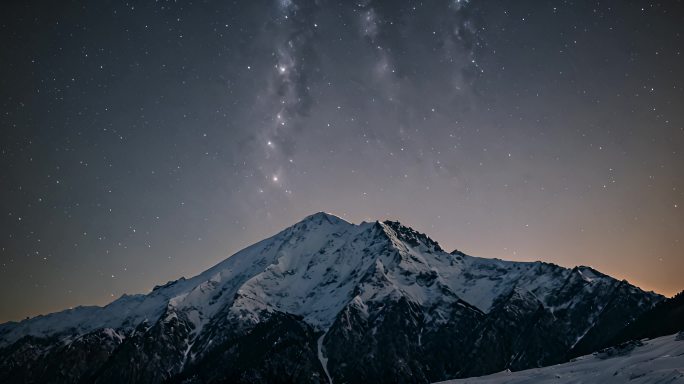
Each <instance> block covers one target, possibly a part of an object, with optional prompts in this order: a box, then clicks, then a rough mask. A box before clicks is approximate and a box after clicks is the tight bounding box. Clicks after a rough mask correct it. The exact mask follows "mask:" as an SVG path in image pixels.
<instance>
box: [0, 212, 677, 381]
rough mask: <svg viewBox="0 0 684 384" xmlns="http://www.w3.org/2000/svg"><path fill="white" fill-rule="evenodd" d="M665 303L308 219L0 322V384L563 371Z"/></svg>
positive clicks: (552, 271) (421, 240) (410, 234)
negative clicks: (198, 267)
mask: <svg viewBox="0 0 684 384" xmlns="http://www.w3.org/2000/svg"><path fill="white" fill-rule="evenodd" d="M662 299H663V297H662V296H660V295H657V294H655V293H652V292H644V291H642V290H640V289H639V288H637V287H634V286H632V285H630V284H628V283H627V282H626V281H618V280H616V279H614V278H612V277H610V276H606V275H604V274H602V273H600V272H598V271H596V270H594V269H592V268H589V267H575V268H573V269H567V268H563V267H559V266H557V265H553V264H548V263H543V262H511V261H503V260H498V259H484V258H477V257H472V256H468V255H465V254H463V253H460V252H457V251H454V252H452V253H447V252H445V251H444V250H442V248H440V246H439V245H438V244H437V243H436V242H435V241H433V240H431V239H430V238H429V237H427V236H426V235H424V234H421V233H418V232H416V231H414V230H413V229H411V228H409V227H406V226H403V225H401V224H400V223H398V222H391V221H385V222H371V223H366V222H364V223H361V224H359V225H355V224H351V223H348V222H346V221H344V220H342V219H340V218H338V217H336V216H333V215H330V214H326V213H317V214H314V215H311V216H309V217H307V218H305V219H304V220H302V221H301V222H299V223H297V224H295V225H293V226H292V227H289V228H287V229H285V230H283V231H282V232H280V233H278V234H277V235H275V236H273V237H271V238H269V239H266V240H263V241H261V242H258V243H256V244H254V245H252V246H250V247H248V248H246V249H244V250H242V251H240V252H238V253H236V254H235V255H233V256H231V257H229V258H227V259H226V260H224V261H223V262H221V263H219V264H218V265H216V266H214V267H213V268H211V269H209V270H207V271H205V272H204V273H202V274H200V275H198V276H195V277H193V278H190V279H184V278H181V279H179V280H176V281H173V282H169V283H167V284H165V285H163V286H158V287H156V288H155V289H154V290H153V291H152V292H151V293H149V294H147V295H133V296H123V297H121V298H120V299H118V300H116V301H114V302H112V303H111V304H109V305H107V306H105V307H79V308H75V309H72V310H67V311H63V312H59V313H54V314H50V315H47V316H39V317H36V318H32V319H28V320H24V321H22V322H20V323H6V324H3V325H0V382H77V381H87V382H101V383H107V382H122V381H123V382H154V383H159V382H188V383H195V382H197V383H199V382H254V381H265V382H295V381H296V382H316V383H318V382H370V381H374V382H431V381H437V380H445V379H450V378H457V377H466V376H474V375H481V374H486V373H492V372H497V371H500V370H503V369H513V370H518V369H525V368H530V367H538V366H543V365H548V364H554V363H559V362H562V361H565V360H566V359H567V357H568V356H569V355H570V354H571V353H572V351H573V349H574V348H578V347H580V346H581V348H583V349H587V348H588V349H591V348H592V346H594V345H596V346H597V345H600V344H601V343H603V342H605V341H606V340H610V339H611V338H612V337H614V336H615V335H616V333H617V332H619V331H620V330H621V329H623V328H624V327H625V326H626V325H628V324H629V323H630V322H631V321H633V319H635V318H636V317H637V316H639V315H641V314H642V313H644V312H645V311H647V310H649V309H650V308H651V307H652V306H653V305H655V304H656V303H657V302H659V301H660V300H662Z"/></svg>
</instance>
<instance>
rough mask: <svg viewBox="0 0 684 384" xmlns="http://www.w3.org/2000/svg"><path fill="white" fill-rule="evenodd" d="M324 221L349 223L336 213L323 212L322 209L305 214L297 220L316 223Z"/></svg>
mask: <svg viewBox="0 0 684 384" xmlns="http://www.w3.org/2000/svg"><path fill="white" fill-rule="evenodd" d="M325 222H327V223H329V224H340V223H344V224H351V223H349V222H348V221H347V220H345V219H343V218H341V217H339V216H337V215H334V214H332V213H328V212H324V211H320V212H316V213H314V214H311V215H309V216H306V217H305V218H303V219H302V220H300V221H299V223H317V224H322V223H325ZM299 223H298V224H299Z"/></svg>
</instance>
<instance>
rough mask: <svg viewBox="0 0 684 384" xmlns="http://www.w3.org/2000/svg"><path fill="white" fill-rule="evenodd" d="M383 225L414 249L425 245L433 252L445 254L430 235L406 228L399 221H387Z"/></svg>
mask: <svg viewBox="0 0 684 384" xmlns="http://www.w3.org/2000/svg"><path fill="white" fill-rule="evenodd" d="M382 223H383V224H385V225H386V226H388V227H389V228H391V229H392V231H393V232H394V233H395V234H396V236H397V238H398V239H400V240H402V241H404V242H406V243H407V244H409V245H411V246H413V247H417V246H419V245H420V244H423V245H424V246H425V247H427V248H428V249H430V250H432V251H437V252H444V250H443V249H442V247H440V246H439V243H438V242H436V241H435V240H432V239H431V238H430V237H429V236H428V235H426V234H424V233H422V232H418V231H416V230H415V229H413V228H411V227H408V226H405V225H403V224H401V223H400V222H398V221H392V220H385V221H383V222H382Z"/></svg>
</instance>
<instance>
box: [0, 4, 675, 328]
mask: <svg viewBox="0 0 684 384" xmlns="http://www.w3.org/2000/svg"><path fill="white" fill-rule="evenodd" d="M3 8H4V9H3V12H1V13H2V16H0V18H1V19H0V28H1V37H0V41H1V44H2V48H1V49H0V55H1V58H0V100H1V104H0V169H1V170H2V172H1V173H0V236H1V237H0V239H1V240H0V302H2V303H3V304H2V306H1V307H0V321H4V320H12V319H20V318H23V317H25V316H33V315H36V314H40V313H47V312H51V311H55V310H59V309H64V308H67V307H71V306H76V305H82V304H99V305H102V304H105V303H107V302H109V301H111V300H112V299H113V298H116V297H118V296H120V295H121V294H123V293H138V292H147V291H148V290H149V289H151V288H152V287H153V286H154V285H155V284H160V283H163V282H165V281H167V280H171V279H176V278H178V277H180V276H183V275H184V276H190V275H194V274H196V273H199V272H201V271H203V270H204V269H206V268H207V267H209V266H211V265H213V264H215V263H217V262H219V261H220V260H223V259H224V258H225V257H227V256H229V255H231V254H232V253H233V252H235V251H237V250H239V249H241V248H242V247H244V246H247V245H249V244H251V243H253V242H255V241H258V240H260V239H263V238H265V237H267V236H270V235H272V234H274V233H275V232H277V231H278V230H280V229H282V228H284V227H286V226H288V225H291V224H293V223H294V222H296V221H297V220H299V219H301V218H303V217H304V216H306V215H308V214H310V213H313V212H316V211H328V212H332V213H335V214H337V215H339V216H341V217H343V218H345V219H347V220H349V221H353V222H360V221H362V220H376V219H396V220H399V221H401V222H402V223H404V224H406V225H409V226H412V227H414V228H415V229H417V230H420V231H422V232H426V233H427V234H429V235H430V236H431V237H432V238H434V239H435V240H436V241H438V242H439V243H440V244H441V245H442V246H443V248H445V249H449V250H451V249H454V248H458V249H459V250H462V251H464V252H466V253H469V254H472V255H475V256H482V257H498V258H505V259H512V260H544V261H549V262H554V263H557V264H560V265H563V266H574V265H591V266H593V267H595V268H597V269H599V270H601V271H603V272H605V273H609V274H611V275H614V276H616V277H618V278H624V279H628V280H629V281H630V282H632V283H634V284H637V285H639V286H641V287H643V288H645V289H652V290H656V291H658V292H660V293H665V294H673V293H675V292H677V291H679V290H681V289H682V288H684V286H683V285H682V283H681V272H680V271H682V270H684V253H683V252H682V241H684V211H683V210H682V204H684V159H682V149H683V148H684V109H683V107H684V84H682V83H683V81H684V59H683V57H682V53H681V48H682V46H683V44H682V32H684V9H683V7H682V3H681V1H671V2H663V3H647V2H633V1H615V2H600V3H594V2H566V1H549V2H541V3H540V2H533V1H516V2H507V1H479V2H478V1H475V0H473V1H470V2H468V1H430V2H418V1H403V0H402V1H390V0H387V1H372V0H360V1H357V2H351V1H342V2H334V1H326V0H319V1H294V0H292V1H288V0H279V1H238V2H232V3H230V2H224V1H203V2H186V1H157V2H145V3H141V4H139V3H137V2H132V3H126V2H119V1H108V2H103V3H98V4H94V3H93V4H89V3H88V4H78V3H69V4H57V2H49V1H44V2H38V1H37V2H31V3H24V2H21V3H20V2H16V3H14V4H6V5H5V6H4V7H3Z"/></svg>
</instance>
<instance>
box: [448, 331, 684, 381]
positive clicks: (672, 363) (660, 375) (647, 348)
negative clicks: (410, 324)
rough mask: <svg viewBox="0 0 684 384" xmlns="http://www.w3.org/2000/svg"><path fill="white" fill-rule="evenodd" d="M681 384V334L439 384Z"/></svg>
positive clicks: (683, 361) (683, 370) (683, 377)
mask: <svg viewBox="0 0 684 384" xmlns="http://www.w3.org/2000/svg"><path fill="white" fill-rule="evenodd" d="M626 382H630V383H635V384H639V383H643V384H646V383H663V384H665V383H684V334H679V335H671V336H663V337H660V338H657V339H653V340H648V341H645V342H630V343H625V344H623V345H620V346H617V347H612V348H608V349H606V350H603V351H601V352H597V353H594V354H592V355H588V356H582V357H579V358H577V359H574V360H573V361H571V362H568V363H565V364H559V365H554V366H550V367H545V368H537V369H529V370H525V371H519V372H510V371H506V372H500V373H496V374H493V375H489V376H483V377H475V378H470V379H461V380H450V381H445V382H442V383H441V384H503V383H506V384H545V383H554V384H566V383H603V384H612V383H616V384H617V383H626Z"/></svg>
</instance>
